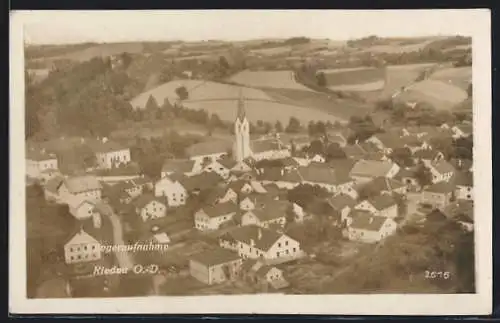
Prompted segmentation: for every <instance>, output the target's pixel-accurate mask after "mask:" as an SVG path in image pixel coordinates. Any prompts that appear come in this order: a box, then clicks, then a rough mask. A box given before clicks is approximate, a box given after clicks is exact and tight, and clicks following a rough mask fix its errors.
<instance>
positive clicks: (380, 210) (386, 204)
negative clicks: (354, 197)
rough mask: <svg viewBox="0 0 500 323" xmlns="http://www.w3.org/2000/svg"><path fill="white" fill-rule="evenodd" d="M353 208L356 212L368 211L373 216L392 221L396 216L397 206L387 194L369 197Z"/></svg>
mask: <svg viewBox="0 0 500 323" xmlns="http://www.w3.org/2000/svg"><path fill="white" fill-rule="evenodd" d="M354 208H355V209H357V210H364V211H368V212H371V213H372V214H373V215H377V216H383V217H386V218H392V219H393V218H395V217H397V216H398V205H397V203H396V201H395V200H394V199H393V198H392V197H391V196H390V195H389V194H382V195H378V196H375V197H370V198H368V199H366V200H364V201H361V202H360V203H358V204H357V205H356V206H355V207H354Z"/></svg>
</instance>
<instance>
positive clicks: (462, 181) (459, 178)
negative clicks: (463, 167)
mask: <svg viewBox="0 0 500 323" xmlns="http://www.w3.org/2000/svg"><path fill="white" fill-rule="evenodd" d="M454 181H455V185H459V186H472V185H473V176H472V172H457V173H456V174H455V177H454Z"/></svg>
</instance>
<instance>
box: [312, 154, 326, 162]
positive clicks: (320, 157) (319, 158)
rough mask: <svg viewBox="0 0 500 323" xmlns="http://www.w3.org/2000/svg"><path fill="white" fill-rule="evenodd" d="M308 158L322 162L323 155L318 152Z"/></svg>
mask: <svg viewBox="0 0 500 323" xmlns="http://www.w3.org/2000/svg"><path fill="white" fill-rule="evenodd" d="M310 160H311V162H316V163H324V162H325V157H323V156H321V155H320V154H316V155H314V156H313V157H311V158H310Z"/></svg>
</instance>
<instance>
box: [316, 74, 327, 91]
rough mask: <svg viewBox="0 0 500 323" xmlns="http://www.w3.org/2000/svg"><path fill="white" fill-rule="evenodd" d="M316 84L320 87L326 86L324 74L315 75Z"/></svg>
mask: <svg viewBox="0 0 500 323" xmlns="http://www.w3.org/2000/svg"><path fill="white" fill-rule="evenodd" d="M316 82H317V84H318V85H319V86H321V87H325V86H326V76H325V73H324V72H319V73H318V74H316Z"/></svg>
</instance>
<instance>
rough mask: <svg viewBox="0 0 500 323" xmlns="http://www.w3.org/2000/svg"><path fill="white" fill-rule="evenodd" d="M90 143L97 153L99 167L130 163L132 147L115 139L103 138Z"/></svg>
mask: <svg viewBox="0 0 500 323" xmlns="http://www.w3.org/2000/svg"><path fill="white" fill-rule="evenodd" d="M89 145H90V147H91V149H92V150H93V151H94V153H95V156H96V162H97V165H98V167H99V168H104V169H111V168H115V167H119V166H120V165H127V164H128V163H130V160H131V159H130V149H129V148H126V147H123V146H122V145H120V144H118V143H116V142H114V141H111V140H108V139H107V138H103V139H101V140H97V141H90V142H89Z"/></svg>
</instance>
